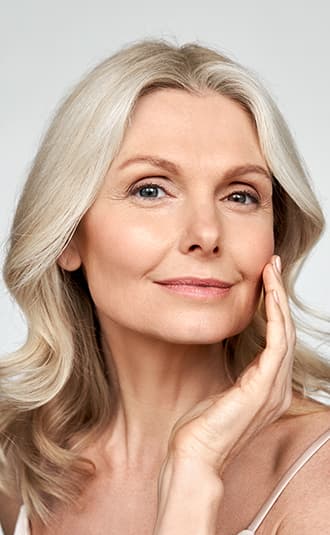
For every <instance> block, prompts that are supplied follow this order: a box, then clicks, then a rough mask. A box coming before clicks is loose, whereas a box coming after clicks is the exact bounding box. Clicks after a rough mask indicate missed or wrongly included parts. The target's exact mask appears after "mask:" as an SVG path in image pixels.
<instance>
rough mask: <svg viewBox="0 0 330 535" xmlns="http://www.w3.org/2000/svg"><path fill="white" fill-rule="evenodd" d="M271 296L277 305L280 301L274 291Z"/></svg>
mask: <svg viewBox="0 0 330 535" xmlns="http://www.w3.org/2000/svg"><path fill="white" fill-rule="evenodd" d="M273 296H274V299H275V301H276V303H277V304H278V305H279V304H280V300H279V298H278V293H277V291H276V290H273Z"/></svg>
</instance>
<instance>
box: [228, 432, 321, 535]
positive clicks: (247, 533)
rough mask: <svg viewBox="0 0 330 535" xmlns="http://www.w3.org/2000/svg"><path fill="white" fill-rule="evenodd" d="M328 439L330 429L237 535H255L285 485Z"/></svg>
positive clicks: (287, 474)
mask: <svg viewBox="0 0 330 535" xmlns="http://www.w3.org/2000/svg"><path fill="white" fill-rule="evenodd" d="M329 439H330V429H328V430H327V431H326V432H325V433H323V434H322V435H321V436H320V437H319V438H318V439H317V440H315V441H314V442H313V443H312V444H311V445H310V446H309V448H308V449H307V450H306V451H305V452H304V453H303V454H302V455H301V456H300V457H298V459H297V460H296V461H295V462H294V463H293V465H292V466H291V468H289V470H288V471H287V472H286V473H285V474H284V476H283V477H282V479H281V480H280V481H279V483H278V484H277V485H276V487H275V489H274V490H273V492H272V494H271V495H270V497H269V498H268V500H267V501H266V503H264V505H263V506H262V507H261V509H260V510H259V512H258V514H257V516H256V517H255V519H254V520H253V522H251V524H250V525H249V526H248V528H247V529H245V530H243V531H241V532H240V533H238V535H255V532H256V530H257V529H258V528H259V526H260V524H261V523H262V522H263V520H264V519H265V517H266V515H267V514H268V512H269V510H270V509H271V508H272V507H273V505H274V503H275V502H276V500H277V499H278V497H279V496H280V494H281V493H282V492H283V490H284V489H285V487H286V486H287V484H288V483H289V482H290V481H291V479H292V478H293V477H294V476H295V475H296V473H297V472H298V470H300V468H302V467H303V466H304V464H305V463H307V461H308V460H309V459H310V458H311V457H312V455H314V453H316V452H317V451H318V450H319V449H320V448H321V446H323V444H325V443H326V442H327V441H328V440H329Z"/></svg>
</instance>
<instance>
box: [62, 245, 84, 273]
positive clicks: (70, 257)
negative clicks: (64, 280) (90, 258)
mask: <svg viewBox="0 0 330 535" xmlns="http://www.w3.org/2000/svg"><path fill="white" fill-rule="evenodd" d="M57 264H58V265H59V266H60V267H61V268H62V269H65V270H66V271H76V269H79V268H80V266H81V258H80V254H79V251H78V248H77V246H76V244H75V243H74V240H73V239H72V240H71V241H70V243H69V245H67V246H66V248H65V249H64V251H63V252H62V253H61V255H60V256H59V257H58V259H57Z"/></svg>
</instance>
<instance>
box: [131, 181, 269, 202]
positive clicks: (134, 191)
mask: <svg viewBox="0 0 330 535" xmlns="http://www.w3.org/2000/svg"><path fill="white" fill-rule="evenodd" d="M148 187H149V188H158V189H161V190H163V192H164V193H168V192H167V191H166V189H165V188H164V187H163V186H160V185H159V184H155V183H154V182H148V183H146V184H139V185H138V186H133V187H132V188H130V189H129V190H128V193H129V195H130V196H132V197H134V196H135V195H136V194H137V193H138V192H140V191H141V190H143V189H144V188H148ZM237 194H240V195H246V196H248V197H250V199H251V202H250V203H240V202H237V203H235V204H243V206H247V205H249V204H260V199H259V197H258V195H257V194H255V195H254V194H253V193H251V191H248V190H245V189H237V190H235V191H232V192H231V193H230V194H229V195H227V199H228V198H229V197H231V196H232V195H237ZM159 198H160V197H140V199H148V200H149V199H156V200H158V199H159ZM233 202H234V201H233Z"/></svg>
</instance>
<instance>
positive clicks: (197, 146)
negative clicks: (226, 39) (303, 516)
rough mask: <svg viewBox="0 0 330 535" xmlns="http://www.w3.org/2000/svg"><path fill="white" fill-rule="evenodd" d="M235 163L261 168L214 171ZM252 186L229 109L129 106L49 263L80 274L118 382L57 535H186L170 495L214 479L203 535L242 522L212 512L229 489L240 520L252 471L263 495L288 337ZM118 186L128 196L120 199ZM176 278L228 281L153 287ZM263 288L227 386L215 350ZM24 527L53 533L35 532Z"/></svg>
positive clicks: (158, 96) (219, 102) (208, 96)
mask: <svg viewBox="0 0 330 535" xmlns="http://www.w3.org/2000/svg"><path fill="white" fill-rule="evenodd" d="M137 155H148V156H153V157H155V156H157V158H158V159H160V158H162V159H166V160H168V161H170V162H172V164H175V165H176V169H175V170H174V169H173V168H172V169H169V168H168V166H167V167H166V168H165V166H164V163H162V164H161V163H160V162H158V164H157V165H155V163H153V164H151V163H150V162H143V163H142V162H139V163H134V164H130V165H124V164H125V162H127V160H129V159H131V158H134V157H136V156H137ZM247 164H250V165H254V166H261V167H262V168H263V169H264V172H263V173H258V172H256V171H254V172H252V171H250V172H242V171H240V172H239V171H236V172H234V173H233V172H232V173H231V176H229V174H228V173H229V170H231V171H232V170H233V167H236V168H237V167H238V166H246V165H247ZM172 167H173V166H172ZM267 175H269V171H268V169H267V165H266V162H265V159H264V157H263V155H262V153H261V150H260V146H259V143H258V138H257V135H256V132H255V129H254V127H253V124H252V122H251V120H250V118H249V116H248V115H247V114H246V112H245V111H243V109H242V108H241V107H240V106H239V105H238V104H237V103H235V102H233V101H231V100H230V99H228V98H226V97H223V96H220V95H217V94H215V93H211V92H209V93H205V94H204V95H203V96H196V95H191V94H188V93H187V92H183V91H178V90H173V89H166V90H161V91H157V92H154V93H151V94H149V95H147V96H144V97H143V98H141V99H140V100H139V101H138V103H137V106H136V108H135V111H134V113H133V116H132V121H131V123H130V126H129V128H128V129H127V132H126V135H125V138H124V140H123V144H122V147H121V150H120V152H119V154H118V155H117V157H116V159H115V160H114V161H113V163H112V165H111V167H110V169H109V172H108V174H107V176H106V177H105V180H104V184H103V186H102V189H101V191H100V193H99V195H98V197H97V199H96V201H95V203H94V204H93V206H92V207H91V208H90V210H89V211H88V212H87V214H86V215H85V216H84V218H83V219H82V222H81V224H80V225H79V227H78V230H77V232H76V235H75V236H74V238H73V239H72V241H71V243H70V244H69V246H68V247H67V249H66V250H65V251H64V253H63V254H62V256H61V257H60V259H59V264H60V265H61V266H62V267H63V268H64V269H67V270H75V269H77V268H78V267H80V266H83V269H84V272H85V276H86V278H87V281H88V284H89V288H90V292H91V295H92V298H93V300H94V303H95V306H96V309H97V313H98V316H99V320H100V324H101V329H102V334H103V343H104V351H105V355H106V358H107V359H108V362H109V364H110V361H111V362H113V363H114V364H115V368H116V371H117V374H118V378H119V382H120V399H119V411H118V414H117V415H116V418H115V420H114V422H113V424H112V427H111V429H109V430H108V433H106V434H105V436H104V439H103V440H101V441H100V442H99V443H98V444H97V445H95V447H94V449H93V451H92V452H90V457H91V458H92V459H93V461H94V462H95V464H96V466H97V469H98V477H97V478H96V480H95V482H94V483H92V484H91V486H90V487H88V488H86V489H85V494H84V497H85V498H86V500H85V504H86V508H85V509H83V510H80V511H79V514H78V515H77V514H75V513H74V512H73V511H72V510H71V511H69V512H68V511H62V512H61V511H60V512H59V514H58V517H57V519H58V521H59V525H60V526H61V529H62V531H63V534H62V535H66V533H68V534H69V533H72V532H81V530H84V532H86V533H89V532H91V533H95V534H96V533H103V532H104V529H105V527H106V528H107V529H108V531H109V532H111V533H114V534H115V533H122V532H125V533H128V534H133V533H136V532H137V530H138V532H139V533H140V534H141V535H145V534H147V533H148V534H150V533H151V527H152V526H154V525H155V521H156V525H155V531H154V532H153V535H168V533H170V531H168V530H167V526H169V525H171V521H172V519H174V525H175V526H176V529H177V526H178V525H179V524H178V523H179V522H181V524H180V530H179V531H180V535H185V533H187V534H188V533H189V534H190V533H191V531H189V529H190V527H189V522H191V518H192V515H191V514H192V512H193V511H195V510H196V511H197V510H198V509H197V508H198V503H200V505H201V506H202V507H203V513H201V514H200V515H199V517H201V518H202V517H203V515H204V514H206V511H207V504H204V503H201V500H200V496H199V497H198V500H197V502H196V504H195V503H194V502H193V501H192V496H191V494H189V492H190V491H189V492H188V500H187V504H188V507H187V509H185V507H184V503H183V502H182V496H184V494H182V489H183V488H185V489H187V488H188V489H190V488H191V485H190V484H189V481H191V478H192V483H193V484H194V485H195V486H196V484H197V488H198V485H199V481H200V484H203V485H206V486H207V487H208V488H210V489H211V488H212V489H213V488H214V487H213V483H214V481H215V478H216V481H217V485H218V487H217V488H220V492H219V495H218V494H217V500H218V502H219V504H221V506H222V505H224V509H223V510H221V509H220V513H221V514H220V524H219V526H218V527H217V528H215V527H214V531H212V533H213V532H214V533H217V534H219V535H220V534H223V533H229V532H232V531H233V530H234V529H236V528H237V527H241V529H242V528H243V527H244V524H245V523H246V522H247V517H246V518H245V517H244V518H243V517H242V518H237V519H236V520H235V519H232V518H231V517H230V518H229V516H228V513H226V511H227V512H228V511H232V510H234V507H235V508H236V510H237V509H238V510H239V509H242V508H240V506H239V504H238V507H237V504H235V496H237V489H240V493H241V495H242V496H245V498H244V500H245V504H246V505H245V507H244V511H247V512H248V514H255V512H256V503H259V502H257V501H256V499H257V498H258V496H257V490H256V491H255V495H254V496H251V493H250V492H249V491H247V492H246V494H244V489H249V487H250V481H251V477H252V475H253V477H254V478H255V481H256V484H255V489H258V490H259V491H260V493H261V494H260V496H262V497H263V498H265V496H267V494H268V493H269V491H270V489H271V488H272V486H273V483H274V480H276V478H277V477H278V473H279V472H277V471H276V470H278V468H276V470H274V467H275V462H276V463H277V464H276V466H277V465H278V464H279V463H278V461H279V459H282V457H281V455H282V449H281V447H280V449H276V448H274V443H275V444H277V443H280V441H279V440H278V439H279V438H280V437H281V438H282V439H283V438H285V440H286V444H289V440H287V436H291V435H290V434H289V433H288V431H286V432H287V435H286V434H285V433H286V432H285V428H283V427H281V431H279V430H278V429H277V428H276V427H275V429H273V427H272V431H271V432H270V433H269V432H268V429H269V426H270V424H272V422H274V421H275V424H273V425H276V424H277V420H278V418H279V417H280V416H281V414H283V412H284V411H285V410H286V409H287V408H288V406H289V404H290V402H291V370H292V358H293V347H294V343H295V336H294V328H293V324H292V320H291V316H290V311H289V306H288V303H287V297H286V295H285V291H284V288H283V285H282V281H281V275H280V271H279V269H278V268H277V267H276V262H275V261H276V257H275V256H274V254H273V253H274V240H273V212H272V184H271V180H270V179H269V176H267ZM148 183H149V184H150V183H152V184H157V187H156V189H155V188H154V186H152V187H151V189H149V190H148V191H149V194H150V193H151V192H152V195H151V198H150V196H149V198H145V197H143V195H146V190H145V189H144V190H143V189H141V188H142V186H145V185H146V184H148ZM133 186H134V187H135V188H136V187H138V186H139V187H140V189H139V190H137V189H135V190H134V192H133V191H132V188H133ZM149 188H150V186H149ZM128 190H130V193H128ZM241 192H243V193H241ZM180 276H195V277H213V278H219V279H221V280H224V281H227V282H230V283H231V284H232V286H231V288H230V290H229V291H228V292H227V293H226V294H225V295H223V296H222V297H221V298H219V299H210V298H203V299H201V298H200V299H195V298H192V297H186V296H182V295H178V294H174V293H171V292H169V291H168V290H166V289H164V288H163V287H161V286H159V285H158V284H156V283H155V281H159V280H161V279H166V278H173V277H180ZM262 286H263V288H264V291H265V294H266V313H267V346H266V349H265V350H264V351H263V352H262V353H261V354H260V355H256V358H255V360H254V361H253V363H252V364H251V365H250V366H249V367H248V369H247V370H246V371H245V373H244V374H243V375H242V376H241V377H240V378H239V380H238V381H237V383H236V384H235V385H232V383H231V381H230V380H229V379H228V377H227V375H226V371H225V368H224V364H223V358H222V350H221V342H222V341H223V340H224V339H225V338H227V337H228V336H232V335H234V334H237V333H239V332H241V331H242V330H243V329H244V328H245V327H246V326H247V325H248V324H249V323H250V321H251V319H252V317H253V314H254V312H255V309H256V306H257V303H258V300H259V297H260V292H261V288H262ZM274 290H275V293H274ZM110 347H111V352H110ZM321 427H322V426H321ZM283 429H284V431H283ZM304 433H305V434H304V436H305V437H306V440H307V439H308V438H309V434H308V433H307V432H305V431H304ZM294 434H295V436H299V432H298V431H297V429H296V430H295V433H294ZM310 435H311V436H312V433H310ZM255 437H258V440H261V442H260V443H259V444H258V446H257V451H259V452H260V455H259V457H258V466H263V464H262V462H263V452H267V455H266V457H265V459H264V466H265V469H264V470H262V471H260V474H261V475H260V476H258V472H257V471H256V467H255V463H256V459H255V451H256V450H255V449H254V444H255V441H256V438H255ZM259 437H261V438H259ZM282 443H283V441H282ZM210 444H211V445H212V447H210ZM242 452H244V455H245V457H244V458H243V462H242V461H240V458H241V457H242ZM285 459H287V457H285ZM273 461H274V462H273ZM268 465H269V467H268ZM283 466H284V467H286V463H285V462H284V464H283ZM280 467H282V465H280ZM173 473H174V474H175V477H174V481H175V485H174V486H173V485H172V484H171V482H172V481H173ZM270 476H271V477H270ZM257 477H259V480H256V478H257ZM244 478H246V481H247V483H245V479H244ZM233 481H234V482H235V485H236V487H235V489H234V491H232V490H231V487H230V485H231V484H232V482H233ZM265 481H266V483H265ZM182 482H183V484H182ZM196 482H197V483H196ZM211 482H212V483H211ZM208 483H210V486H208ZM204 488H206V487H204ZM223 488H226V489H227V494H225V495H224V494H223ZM157 489H158V502H157ZM177 491H179V493H178V496H177V498H178V499H176V492H177ZM212 492H213V491H212ZM212 492H211V494H212ZM169 496H171V497H172V498H171V500H168V497H169ZM259 501H260V500H259ZM109 504H111V507H109ZM127 504H129V512H130V514H129V515H127V514H126V512H125V511H127ZM173 507H174V508H173ZM249 507H250V509H249ZM155 512H157V518H155V516H154V515H155ZM242 512H243V509H242ZM185 514H187V516H185ZM277 520H278V519H277ZM226 522H227V524H226ZM235 522H236V524H235ZM272 522H273V524H272V525H275V524H276V525H278V522H277V521H276V522H275V524H274V519H272ZM186 527H187V531H186V532H185V529H186ZM194 527H195V526H194ZM56 529H58V528H56ZM267 529H268V528H267V525H266V530H267ZM289 530H290V526H289ZM32 531H33V535H48V534H51V533H53V532H52V530H51V528H50V529H48V528H46V527H45V526H42V525H40V524H38V523H37V522H35V521H33V522H32ZM57 532H58V531H57ZM233 532H234V531H233ZM200 533H202V531H200ZM267 533H268V534H269V533H271V532H270V531H268V532H267ZM274 533H275V532H274ZM284 533H285V532H283V534H284ZM288 533H292V531H291V532H290V531H289V532H288ZM208 534H209V535H210V534H211V531H208Z"/></svg>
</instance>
